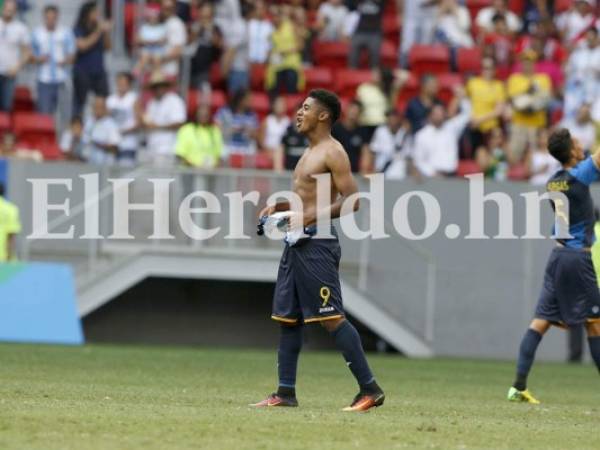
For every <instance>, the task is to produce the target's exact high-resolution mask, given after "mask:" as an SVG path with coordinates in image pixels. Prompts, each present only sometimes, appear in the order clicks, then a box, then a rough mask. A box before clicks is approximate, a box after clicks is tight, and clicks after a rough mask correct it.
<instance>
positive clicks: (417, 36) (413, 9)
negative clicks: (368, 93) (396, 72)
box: [396, 0, 436, 68]
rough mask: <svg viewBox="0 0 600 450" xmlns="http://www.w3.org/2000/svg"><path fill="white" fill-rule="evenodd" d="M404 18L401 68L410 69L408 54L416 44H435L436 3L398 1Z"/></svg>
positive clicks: (399, 11)
mask: <svg viewBox="0 0 600 450" xmlns="http://www.w3.org/2000/svg"><path fill="white" fill-rule="evenodd" d="M396 4H397V8H398V13H399V14H400V15H401V17H402V27H401V32H400V34H401V36H400V66H401V67H404V68H406V67H408V53H409V51H410V49H411V48H412V47H413V45H415V44H423V45H428V44H431V43H432V42H433V30H434V26H435V13H436V7H435V6H436V2H435V1H431V0H396Z"/></svg>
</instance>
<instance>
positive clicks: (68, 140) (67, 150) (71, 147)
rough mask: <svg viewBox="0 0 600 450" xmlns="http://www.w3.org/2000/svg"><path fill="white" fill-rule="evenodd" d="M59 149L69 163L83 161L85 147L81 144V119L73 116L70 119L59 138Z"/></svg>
mask: <svg viewBox="0 0 600 450" xmlns="http://www.w3.org/2000/svg"><path fill="white" fill-rule="evenodd" d="M59 146H60V149H61V150H62V151H63V154H64V155H65V158H67V159H68V160H69V161H79V162H83V161H85V145H84V143H83V122H82V121H81V117H79V116H75V117H73V118H72V119H71V123H70V124H69V128H67V129H66V130H65V131H64V132H63V134H62V136H61V138H60V145H59Z"/></svg>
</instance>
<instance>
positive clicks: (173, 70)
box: [159, 0, 187, 78]
mask: <svg viewBox="0 0 600 450" xmlns="http://www.w3.org/2000/svg"><path fill="white" fill-rule="evenodd" d="M161 15H162V17H163V20H164V23H165V26H166V27H167V45H166V52H165V54H164V55H162V56H160V57H159V58H160V62H161V63H162V66H161V70H162V72H163V73H164V74H165V75H166V76H169V77H173V78H176V77H178V76H179V60H180V59H181V55H182V54H183V50H184V48H185V44H186V42H187V30H186V28H185V24H184V23H183V21H182V20H181V19H180V18H179V17H177V14H176V5H175V0H162V4H161Z"/></svg>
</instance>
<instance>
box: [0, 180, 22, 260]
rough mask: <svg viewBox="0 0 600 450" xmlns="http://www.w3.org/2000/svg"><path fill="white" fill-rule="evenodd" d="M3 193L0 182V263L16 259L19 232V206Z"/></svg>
mask: <svg viewBox="0 0 600 450" xmlns="http://www.w3.org/2000/svg"><path fill="white" fill-rule="evenodd" d="M5 193H6V190H5V188H4V184H2V182H0V263H6V262H8V261H13V260H14V259H16V254H15V240H16V237H17V235H18V234H19V233H20V232H21V221H20V220H19V208H17V206H16V205H15V204H14V203H11V202H9V201H8V200H7V199H6V196H5Z"/></svg>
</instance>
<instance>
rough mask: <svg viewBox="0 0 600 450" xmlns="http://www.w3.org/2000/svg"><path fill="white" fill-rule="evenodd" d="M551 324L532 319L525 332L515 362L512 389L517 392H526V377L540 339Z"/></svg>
mask: <svg viewBox="0 0 600 450" xmlns="http://www.w3.org/2000/svg"><path fill="white" fill-rule="evenodd" d="M550 326H551V324H550V322H548V321H547V320H545V319H533V321H532V322H531V324H530V325H529V328H528V329H527V331H526V332H525V335H524V336H523V339H522V340H521V345H520V347H519V359H518V360H517V375H516V377H515V382H514V383H513V388H515V389H516V390H517V391H520V392H523V391H527V377H528V376H529V372H530V371H531V367H532V366H533V362H534V360H535V353H536V351H537V348H538V345H539V344H540V342H541V340H542V337H543V336H544V334H546V331H548V329H549V328H550Z"/></svg>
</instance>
